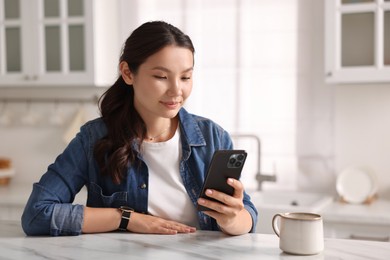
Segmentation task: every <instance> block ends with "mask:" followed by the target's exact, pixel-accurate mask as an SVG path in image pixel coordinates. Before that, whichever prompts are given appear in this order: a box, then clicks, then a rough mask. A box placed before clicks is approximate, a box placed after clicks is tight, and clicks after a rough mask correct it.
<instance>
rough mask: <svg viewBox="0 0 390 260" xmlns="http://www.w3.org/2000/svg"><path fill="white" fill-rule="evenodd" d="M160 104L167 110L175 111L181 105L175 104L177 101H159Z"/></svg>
mask: <svg viewBox="0 0 390 260" xmlns="http://www.w3.org/2000/svg"><path fill="white" fill-rule="evenodd" d="M160 103H161V104H163V105H164V106H165V107H167V108H169V109H175V108H177V107H179V106H180V104H181V102H177V101H161V102H160Z"/></svg>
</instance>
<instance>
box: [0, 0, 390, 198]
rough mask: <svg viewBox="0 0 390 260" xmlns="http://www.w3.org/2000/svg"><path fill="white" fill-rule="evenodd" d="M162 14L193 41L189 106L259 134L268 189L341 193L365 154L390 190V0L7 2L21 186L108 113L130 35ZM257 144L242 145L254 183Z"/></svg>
mask: <svg viewBox="0 0 390 260" xmlns="http://www.w3.org/2000/svg"><path fill="white" fill-rule="evenodd" d="M150 20H165V21H167V22H170V23H172V24H174V25H175V26H177V27H179V28H180V29H182V30H183V31H184V32H185V33H187V34H188V35H189V36H190V37H191V38H192V40H193V43H194V45H195V49H196V54H195V76H194V88H193V93H192V96H191V98H190V100H189V101H188V103H187V104H186V108H187V109H188V110H189V111H191V112H192V113H195V114H199V115H203V116H206V117H209V118H211V119H213V120H214V121H216V122H218V123H219V124H220V125H222V126H223V127H224V128H225V129H227V130H228V131H229V132H231V133H234V134H249V135H255V136H258V137H259V138H260V140H261V153H260V155H261V156H260V159H261V164H260V168H261V172H262V173H265V174H270V175H273V174H276V176H277V178H276V181H274V182H264V183H263V185H262V188H263V189H264V190H267V189H269V190H297V191H307V192H314V191H315V192H324V193H327V194H330V195H332V196H333V195H335V194H336V179H337V176H338V175H339V174H340V172H342V171H343V170H344V169H346V168H347V167H351V166H353V167H361V166H364V167H368V168H370V169H371V170H372V172H373V173H374V174H375V175H376V177H377V179H378V190H377V194H378V197H380V198H382V199H387V200H389V199H390V159H389V158H390V0H93V1H92V0H84V1H83V0H0V157H5V158H10V159H11V160H12V165H13V168H14V169H15V175H14V176H13V178H12V180H11V183H12V184H13V185H15V184H18V183H32V182H34V181H37V180H38V179H39V177H40V176H41V175H42V174H43V173H44V172H45V171H46V168H47V166H48V165H49V164H50V163H51V162H53V161H54V159H55V158H56V156H57V155H58V154H59V153H61V151H62V150H63V149H64V148H65V146H66V144H67V142H68V141H69V138H71V137H72V136H73V135H74V134H75V133H76V132H77V131H78V127H79V126H80V125H81V124H82V123H84V122H85V121H87V120H89V119H92V118H94V117H97V116H98V115H99V114H98V110H97V106H96V97H98V96H99V95H101V93H103V92H104V90H105V89H106V88H107V87H108V86H109V85H110V84H112V83H113V82H114V80H115V78H116V77H117V75H118V74H117V61H118V58H119V55H120V51H121V46H122V43H123V42H124V41H125V39H126V38H127V37H128V36H129V34H130V33H131V31H132V30H134V29H135V28H136V27H138V26H139V25H140V24H142V23H143V22H146V21H150ZM244 139H245V138H244ZM251 142H252V141H250V140H243V139H239V140H237V147H238V148H239V147H240V146H241V144H243V143H245V146H247V148H246V149H248V151H249V157H248V165H247V166H246V168H245V170H244V173H243V176H242V179H243V182H244V184H245V186H246V188H248V189H256V188H257V185H258V184H257V182H256V181H254V180H255V175H256V173H257V169H256V167H257V166H256V165H257V159H258V156H257V155H256V153H257V150H256V147H257V146H256V144H255V143H251ZM252 150H253V153H251V152H252ZM0 189H1V187H0Z"/></svg>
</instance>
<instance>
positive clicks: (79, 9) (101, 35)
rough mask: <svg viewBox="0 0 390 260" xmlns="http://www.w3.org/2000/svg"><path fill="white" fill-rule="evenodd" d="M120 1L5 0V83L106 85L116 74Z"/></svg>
mask: <svg viewBox="0 0 390 260" xmlns="http://www.w3.org/2000/svg"><path fill="white" fill-rule="evenodd" d="M116 7H117V1H93V0H0V86H58V85H69V86H72V85H77V86H80V85H93V86H106V85H109V84H112V83H113V80H114V78H115V77H116V66H117V59H118V53H119V44H118V43H119V41H118V40H119V39H118V35H119V33H118V32H117V31H118V24H119V19H118V18H117V17H118V15H117V12H118V11H117V8H116Z"/></svg>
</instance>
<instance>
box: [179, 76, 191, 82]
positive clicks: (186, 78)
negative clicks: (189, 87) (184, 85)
mask: <svg viewBox="0 0 390 260" xmlns="http://www.w3.org/2000/svg"><path fill="white" fill-rule="evenodd" d="M181 79H182V80H184V81H187V80H190V79H191V77H182V78H181Z"/></svg>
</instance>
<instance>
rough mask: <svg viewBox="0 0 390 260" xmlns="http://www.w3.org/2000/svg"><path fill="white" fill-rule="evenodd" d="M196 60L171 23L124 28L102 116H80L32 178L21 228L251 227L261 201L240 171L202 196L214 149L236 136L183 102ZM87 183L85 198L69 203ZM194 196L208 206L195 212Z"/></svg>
mask: <svg viewBox="0 0 390 260" xmlns="http://www.w3.org/2000/svg"><path fill="white" fill-rule="evenodd" d="M193 66H194V47H193V45H192V42H191V40H190V38H189V37H188V36H187V35H185V34H183V33H182V32H181V31H180V30H179V29H177V28H176V27H174V26H172V25H170V24H167V23H165V22H148V23H145V24H143V25H141V26H140V27H139V28H137V29H136V30H135V31H134V32H133V33H132V34H131V35H130V37H129V38H128V39H127V40H126V43H125V46H124V49H123V53H122V55H121V58H120V63H119V69H120V76H119V77H118V79H117V81H116V82H115V84H114V85H113V86H111V87H110V88H109V89H108V90H107V91H106V92H105V93H104V95H103V96H102V98H101V102H100V110H101V115H102V116H101V118H97V119H95V120H93V121H90V122H88V123H87V124H85V125H84V126H83V127H82V128H81V130H80V132H79V133H78V134H77V135H76V137H75V138H74V139H73V140H72V141H71V142H70V144H69V145H68V147H67V148H66V149H65V150H64V152H63V153H62V154H61V155H60V156H58V157H57V159H56V160H55V162H54V163H53V164H51V165H50V166H49V167H48V171H47V172H46V173H45V174H44V175H43V176H42V178H41V179H40V181H39V182H38V183H35V184H34V185H33V190H32V193H31V195H30V198H29V200H28V202H27V205H26V207H25V210H24V213H23V216H22V227H23V229H24V231H25V233H26V234H27V235H48V234H50V235H53V236H57V235H79V234H81V233H96V232H109V231H114V230H118V229H119V230H124V231H130V232H136V233H155V234H176V233H189V232H195V231H196V229H204V230H222V231H223V232H225V233H227V234H231V235H239V234H244V233H247V232H254V230H255V223H256V221H257V211H256V209H255V207H254V206H253V204H252V203H251V202H250V198H249V196H248V195H247V194H246V193H245V192H244V188H243V185H242V183H241V182H240V181H237V180H230V179H229V180H228V184H229V185H230V186H232V187H233V188H234V194H233V196H228V195H227V194H223V193H221V192H218V191H216V190H210V191H209V192H208V196H209V197H210V198H212V199H214V200H208V199H199V200H198V195H199V193H200V189H201V186H202V183H203V181H204V179H205V174H206V169H207V167H208V165H209V163H210V160H211V157H212V155H213V153H214V151H216V150H220V149H232V141H231V139H230V137H229V135H228V133H227V132H226V131H224V130H223V129H222V128H221V127H220V126H218V125H217V124H215V123H214V122H212V121H210V120H208V119H205V118H202V117H199V116H195V115H192V114H189V113H188V112H187V111H186V110H185V109H184V108H183V104H184V102H185V101H186V99H187V98H188V97H189V95H190V93H191V90H192V73H193ZM84 185H86V186H87V188H88V199H87V203H86V206H83V205H72V202H73V200H74V198H75V196H76V194H77V193H78V192H79V191H80V189H81V188H82V187H83V186H84ZM149 187H150V188H149ZM215 200H216V201H215ZM222 201H223V203H222ZM197 203H199V205H203V206H206V207H208V208H210V209H213V211H206V212H198V211H197V210H196V205H197Z"/></svg>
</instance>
